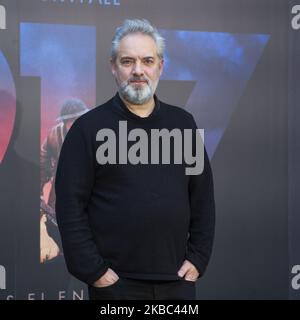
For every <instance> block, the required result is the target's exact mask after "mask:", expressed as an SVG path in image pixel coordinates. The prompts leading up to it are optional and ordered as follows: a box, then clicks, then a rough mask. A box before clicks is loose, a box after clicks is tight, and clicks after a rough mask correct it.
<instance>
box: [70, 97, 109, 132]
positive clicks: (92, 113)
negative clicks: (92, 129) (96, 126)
mask: <svg viewBox="0 0 300 320" xmlns="http://www.w3.org/2000/svg"><path fill="white" fill-rule="evenodd" d="M111 101H112V99H109V100H108V101H106V102H104V103H103V104H100V105H97V106H95V107H92V108H91V109H90V110H89V111H88V112H86V113H85V114H83V115H82V116H80V117H79V118H78V119H77V120H76V123H77V125H79V126H82V125H83V126H84V125H90V124H91V123H93V122H98V121H99V120H100V119H103V118H105V117H106V114H107V113H110V112H111Z"/></svg>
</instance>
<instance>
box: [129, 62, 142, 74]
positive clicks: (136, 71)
mask: <svg viewBox="0 0 300 320" xmlns="http://www.w3.org/2000/svg"><path fill="white" fill-rule="evenodd" d="M132 73H133V75H135V76H141V75H143V74H144V70H143V66H142V64H141V63H140V62H136V63H135V64H134V65H133V70H132Z"/></svg>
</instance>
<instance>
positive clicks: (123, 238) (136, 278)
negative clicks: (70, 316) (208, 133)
mask: <svg viewBox="0 0 300 320" xmlns="http://www.w3.org/2000/svg"><path fill="white" fill-rule="evenodd" d="M163 53H164V39H163V38H162V37H161V36H160V35H159V33H158V32H157V30H156V29H155V28H154V27H153V26H151V25H150V23H149V22H148V21H146V20H137V19H136V20H125V22H124V24H123V25H122V26H121V27H119V28H118V29H117V30H116V33H115V35H114V39H113V42H112V53H111V69H112V74H113V76H114V78H115V80H116V83H117V86H118V92H117V94H116V95H115V96H114V97H113V98H112V99H110V100H109V101H107V102H106V103H105V104H103V105H102V106H99V107H97V108H95V109H94V110H93V111H90V112H88V113H87V114H86V115H84V116H82V117H80V118H79V119H78V120H77V121H75V123H74V125H73V126H72V128H71V130H70V131H69V133H68V135H67V137H66V139H65V142H64V145H63V147H62V150H61V154H60V160H59V164H58V169H57V176H56V185H55V188H56V195H57V198H56V199H57V200H56V212H57V222H58V226H59V230H60V233H61V237H62V243H63V248H64V253H65V259H66V263H67V267H68V269H69V271H70V273H72V274H73V275H74V276H75V277H77V278H78V279H80V280H82V281H84V282H85V283H87V284H88V288H89V297H90V299H195V281H196V280H197V279H198V278H200V277H201V276H202V275H203V273H204V271H205V269H206V266H207V264H208V261H209V258H210V255H211V250H212V244H213V238H214V225H215V207H214V195H213V180H212V173H211V168H210V164H209V160H208V157H207V154H206V152H205V153H204V169H203V172H202V173H201V174H197V175H187V174H185V170H184V166H183V165H182V164H178V162H177V163H175V162H174V163H170V164H164V163H162V161H160V162H159V163H155V164H154V163H147V161H145V160H147V159H142V160H141V161H140V162H138V163H135V164H132V163H128V162H127V160H128V158H130V152H131V155H132V153H133V151H132V150H133V149H132V148H134V147H136V145H133V142H134V141H136V139H134V137H133V135H131V137H130V134H129V137H128V141H126V143H125V140H124V137H123V136H122V135H120V137H119V139H118V138H114V133H116V136H118V135H117V133H120V123H122V125H123V124H124V123H126V126H127V128H128V130H132V131H130V132H131V134H132V133H133V131H134V130H136V129H137V130H139V131H135V133H137V132H141V131H142V133H143V132H146V133H147V134H149V133H150V131H151V130H152V129H160V130H172V129H177V130H181V132H183V130H184V129H193V131H195V132H196V131H197V130H196V129H197V127H196V124H195V121H194V119H193V117H192V115H191V114H189V113H188V112H186V111H185V110H183V109H182V108H178V107H175V106H170V105H167V104H165V103H163V102H161V101H159V100H158V98H157V96H156V95H155V90H156V87H157V84H158V81H159V78H160V75H161V73H162V70H163V63H164V60H163ZM103 128H104V129H107V136H106V138H107V140H106V141H105V143H102V144H101V142H103V139H102V138H103V135H102V132H101V131H102V129H103ZM151 132H152V131H151ZM194 138H195V137H194ZM112 141H113V142H115V143H116V145H117V146H118V147H116V148H115V149H114V148H113V145H112V144H113V143H112ZM193 141H194V142H193V143H192V145H193V148H194V149H195V139H194V140H193ZM127 143H128V146H127V145H126V144H127ZM103 146H105V148H104V147H103ZM129 147H130V149H129ZM154 147H156V146H155V145H154ZM103 148H104V149H106V153H102V152H101V150H102V151H103ZM163 148H164V146H163ZM128 149H129V150H128ZM139 149H140V150H139V151H137V152H136V157H139V156H140V157H141V154H142V151H145V150H146V151H148V149H151V147H150V144H148V145H142V144H140V148H139ZM194 149H193V150H194ZM124 150H126V151H128V152H129V154H128V158H126V157H124V152H123V151H124ZM151 151H152V153H151ZM150 153H151V156H150V157H152V156H153V158H155V152H154V151H153V150H150ZM172 157H174V158H175V155H174V154H173V153H172ZM116 159H118V161H117V162H116V161H115V160H116ZM151 159H152V158H151ZM148 160H149V159H148Z"/></svg>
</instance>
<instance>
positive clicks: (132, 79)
mask: <svg viewBox="0 0 300 320" xmlns="http://www.w3.org/2000/svg"><path fill="white" fill-rule="evenodd" d="M133 81H145V82H146V83H148V84H149V79H148V78H146V77H131V78H130V79H128V81H127V83H128V84H129V83H130V82H133Z"/></svg>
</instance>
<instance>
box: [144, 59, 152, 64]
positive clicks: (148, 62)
mask: <svg viewBox="0 0 300 320" xmlns="http://www.w3.org/2000/svg"><path fill="white" fill-rule="evenodd" d="M144 62H145V64H148V65H149V64H152V63H153V62H154V61H153V60H152V59H146V60H144Z"/></svg>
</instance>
